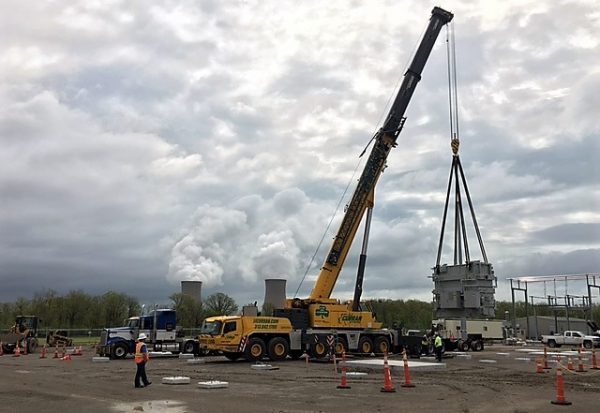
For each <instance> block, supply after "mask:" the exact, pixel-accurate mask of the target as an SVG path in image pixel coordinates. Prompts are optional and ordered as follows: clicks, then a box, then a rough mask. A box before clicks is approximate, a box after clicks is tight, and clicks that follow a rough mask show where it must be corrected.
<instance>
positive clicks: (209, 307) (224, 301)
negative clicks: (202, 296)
mask: <svg viewBox="0 0 600 413" xmlns="http://www.w3.org/2000/svg"><path fill="white" fill-rule="evenodd" d="M204 308H205V309H206V315H207V316H208V317H210V316H214V315H232V314H235V313H236V312H237V310H238V306H237V304H236V303H235V301H234V299H233V298H231V297H229V296H228V295H227V294H223V293H215V294H213V295H211V296H209V297H208V298H207V299H206V301H205V302H204Z"/></svg>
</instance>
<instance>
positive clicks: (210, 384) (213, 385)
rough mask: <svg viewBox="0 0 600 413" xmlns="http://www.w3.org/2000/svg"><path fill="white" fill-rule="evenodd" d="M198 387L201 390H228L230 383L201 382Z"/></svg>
mask: <svg viewBox="0 0 600 413" xmlns="http://www.w3.org/2000/svg"><path fill="white" fill-rule="evenodd" d="M198 387H200V388H201V389H226V388H228V387H229V382H228V381H218V380H211V381H199V382H198Z"/></svg>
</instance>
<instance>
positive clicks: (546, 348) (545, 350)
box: [544, 346, 551, 370]
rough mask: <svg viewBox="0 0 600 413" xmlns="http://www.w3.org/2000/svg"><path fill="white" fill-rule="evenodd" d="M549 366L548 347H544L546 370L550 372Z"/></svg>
mask: <svg viewBox="0 0 600 413" xmlns="http://www.w3.org/2000/svg"><path fill="white" fill-rule="evenodd" d="M550 368H551V367H549V366H548V347H546V346H544V370H550Z"/></svg>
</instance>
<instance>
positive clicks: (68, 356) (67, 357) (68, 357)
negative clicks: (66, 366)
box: [62, 354, 71, 361]
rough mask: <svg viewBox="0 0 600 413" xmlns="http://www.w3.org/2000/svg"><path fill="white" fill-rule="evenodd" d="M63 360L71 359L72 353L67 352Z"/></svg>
mask: <svg viewBox="0 0 600 413" xmlns="http://www.w3.org/2000/svg"><path fill="white" fill-rule="evenodd" d="M62 360H63V361H71V355H70V354H67V355H66V356H63V358H62Z"/></svg>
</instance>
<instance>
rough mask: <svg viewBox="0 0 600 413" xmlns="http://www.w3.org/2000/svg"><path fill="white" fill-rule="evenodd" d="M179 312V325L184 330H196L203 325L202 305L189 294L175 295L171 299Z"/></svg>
mask: <svg viewBox="0 0 600 413" xmlns="http://www.w3.org/2000/svg"><path fill="white" fill-rule="evenodd" d="M169 298H170V299H171V301H173V308H174V309H175V311H177V324H178V325H180V326H181V327H183V328H196V327H198V326H199V325H200V324H202V319H203V317H202V303H199V302H198V301H196V300H195V299H194V298H193V297H190V296H189V295H187V294H182V293H175V294H172V295H171V296H170V297H169Z"/></svg>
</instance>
